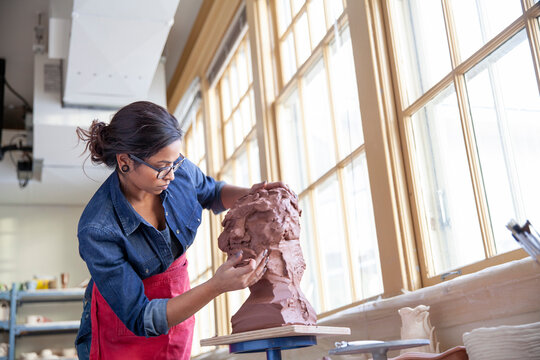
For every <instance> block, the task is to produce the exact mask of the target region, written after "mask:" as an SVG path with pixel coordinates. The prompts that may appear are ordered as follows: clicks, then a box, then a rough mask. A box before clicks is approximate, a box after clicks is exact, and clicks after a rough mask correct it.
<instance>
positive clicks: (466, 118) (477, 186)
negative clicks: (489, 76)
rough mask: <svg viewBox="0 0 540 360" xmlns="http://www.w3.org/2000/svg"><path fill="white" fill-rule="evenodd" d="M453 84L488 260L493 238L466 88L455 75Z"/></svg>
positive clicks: (492, 254) (463, 82)
mask: <svg viewBox="0 0 540 360" xmlns="http://www.w3.org/2000/svg"><path fill="white" fill-rule="evenodd" d="M454 83H455V90H456V96H457V101H458V108H459V115H460V119H461V129H462V131H463V139H464V145H465V151H466V154H467V159H468V161H469V164H468V165H469V166H468V167H469V174H470V177H471V185H472V188H473V194H474V200H475V204H476V211H477V213H478V215H479V216H478V223H479V226H480V233H481V235H482V242H483V245H484V256H485V257H486V258H490V257H492V256H494V255H495V254H496V250H495V238H494V236H493V231H492V227H491V220H490V216H489V207H488V202H487V198H486V191H485V188H484V181H483V179H482V170H481V166H480V159H479V157H478V153H477V151H476V149H478V147H477V144H476V138H475V136H474V126H473V120H472V118H471V112H470V108H469V101H468V96H467V87H466V85H465V78H464V76H463V75H456V76H455V79H454Z"/></svg>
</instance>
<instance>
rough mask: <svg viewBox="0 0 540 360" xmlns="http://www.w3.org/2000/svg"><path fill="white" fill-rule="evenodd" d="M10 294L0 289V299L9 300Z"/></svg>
mask: <svg viewBox="0 0 540 360" xmlns="http://www.w3.org/2000/svg"><path fill="white" fill-rule="evenodd" d="M10 296H11V292H10V291H0V301H1V300H4V301H9V299H10ZM0 359H2V358H0Z"/></svg>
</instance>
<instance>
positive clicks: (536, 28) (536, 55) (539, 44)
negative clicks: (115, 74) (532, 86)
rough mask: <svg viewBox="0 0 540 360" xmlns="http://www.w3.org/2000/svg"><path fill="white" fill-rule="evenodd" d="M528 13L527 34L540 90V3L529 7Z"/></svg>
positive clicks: (539, 89)
mask: <svg viewBox="0 0 540 360" xmlns="http://www.w3.org/2000/svg"><path fill="white" fill-rule="evenodd" d="M524 1H525V0H524ZM526 15H527V18H526V20H525V22H526V28H527V35H528V39H529V45H530V47H531V53H532V58H533V64H534V71H535V73H536V82H537V83H538V91H540V24H539V21H540V20H539V19H538V17H539V16H540V3H537V4H536V6H535V7H533V8H531V9H529V10H528V11H527V13H526Z"/></svg>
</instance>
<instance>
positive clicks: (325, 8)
mask: <svg viewBox="0 0 540 360" xmlns="http://www.w3.org/2000/svg"><path fill="white" fill-rule="evenodd" d="M271 5H272V6H273V11H274V13H275V19H274V20H275V21H274V22H273V23H274V24H275V31H274V40H275V42H276V43H277V44H278V45H279V46H278V49H279V51H278V54H277V57H276V62H277V68H278V69H281V72H279V73H278V79H277V82H278V84H281V86H280V87H279V89H278V95H277V99H276V102H275V103H276V109H277V110H276V127H277V143H278V151H279V163H280V167H281V179H282V181H284V182H285V183H288V184H289V185H290V186H291V188H292V189H293V190H294V191H296V192H297V193H298V195H299V200H300V202H299V203H300V207H301V209H302V216H301V229H302V231H301V239H300V240H301V243H302V249H303V252H304V258H305V259H306V264H307V269H306V273H305V274H304V278H303V280H302V288H303V291H304V292H305V295H306V296H307V298H308V299H310V300H312V301H313V302H314V303H313V306H314V307H315V309H316V311H317V312H318V313H322V312H327V311H330V310H333V309H336V308H339V307H342V306H345V305H348V304H350V303H352V302H354V301H359V300H362V299H366V298H369V297H372V296H375V295H378V294H380V293H382V292H383V288H382V277H381V268H380V260H379V252H378V245H377V238H376V234H375V225H374V217H373V209H372V203H371V196H370V189H369V180H368V172H367V165H366V161H365V148H364V139H363V135H362V123H361V117H360V110H359V104H358V94H357V85H356V78H355V76H354V73H355V69H354V62H353V56H352V46H351V38H350V34H349V28H348V25H347V19H346V15H345V13H344V9H345V7H344V5H345V4H344V3H342V2H341V1H339V0H332V1H328V0H327V1H323V0H311V1H299V0H292V1H289V0H276V1H273V2H272V3H271ZM351 74H352V76H351ZM323 289H324V291H323Z"/></svg>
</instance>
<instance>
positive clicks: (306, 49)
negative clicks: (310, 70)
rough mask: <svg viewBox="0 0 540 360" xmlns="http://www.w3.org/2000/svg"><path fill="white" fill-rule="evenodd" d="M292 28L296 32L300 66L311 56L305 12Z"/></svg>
mask: <svg viewBox="0 0 540 360" xmlns="http://www.w3.org/2000/svg"><path fill="white" fill-rule="evenodd" d="M294 28H295V32H296V50H297V51H298V65H302V64H303V63H304V61H306V60H307V58H308V57H309V55H310V54H311V46H310V42H309V30H308V21H307V15H306V13H305V12H304V13H303V14H302V16H301V17H300V19H299V20H298V22H297V23H296V25H295V27H294Z"/></svg>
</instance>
